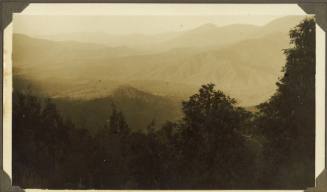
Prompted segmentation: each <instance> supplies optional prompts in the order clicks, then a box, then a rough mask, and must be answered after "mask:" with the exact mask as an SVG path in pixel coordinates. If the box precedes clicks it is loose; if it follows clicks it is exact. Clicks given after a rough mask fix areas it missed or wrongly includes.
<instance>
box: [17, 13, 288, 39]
mask: <svg viewBox="0 0 327 192" xmlns="http://www.w3.org/2000/svg"><path fill="white" fill-rule="evenodd" d="M283 16H284V15H250V16H248V15H204V16H201V15H200V16H199V15H187V16H186V15H185V16H177V15H175V16H158V15H150V16H145V15H143V16H142V15H137V16H126V15H123V16H117V15H107V16H105V15H104V16H103V15H102V16H94V15H87V16H78V15H69V16H62V15H61V16H56V15H15V17H14V24H13V29H14V32H15V33H24V34H27V35H30V36H40V35H41V36H42V35H54V34H61V33H74V32H79V33H80V32H101V33H109V34H131V33H141V34H157V33H164V32H175V31H183V30H188V29H192V28H195V27H198V26H200V25H203V24H206V23H213V24H215V25H217V26H224V25H230V24H253V25H264V24H267V23H268V22H270V21H271V20H273V19H276V18H278V17H283Z"/></svg>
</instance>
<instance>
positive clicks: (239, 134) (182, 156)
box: [12, 14, 315, 189]
mask: <svg viewBox="0 0 327 192" xmlns="http://www.w3.org/2000/svg"><path fill="white" fill-rule="evenodd" d="M13 32H14V33H13V95H12V98H13V104H12V105H13V106H12V111H13V118H12V137H13V138H12V148H13V149H12V153H13V159H12V172H13V173H12V174H13V175H12V176H13V184H14V185H18V186H21V187H23V188H34V189H35V188H42V189H305V188H307V187H310V186H314V182H315V19H314V17H313V16H282V15H279V16H272V15H260V16H259V15H213V16H212V15H208V16H206V15H185V16H183V15H177V16H158V15H156V16H147V15H130V16H126V15H121V16H120V15H116V16H112V15H111V16H106V15H102V16H101V15H98V16H95V15H92V16H90V15H89V16H86V15H84V16H83V15H80V16H76V15H71V16H69V15H19V14H17V15H15V17H14V20H13Z"/></svg>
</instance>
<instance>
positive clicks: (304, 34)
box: [257, 18, 316, 189]
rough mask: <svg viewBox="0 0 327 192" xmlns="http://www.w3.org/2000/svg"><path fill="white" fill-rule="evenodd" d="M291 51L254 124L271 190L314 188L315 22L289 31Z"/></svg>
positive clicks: (305, 23) (265, 181)
mask: <svg viewBox="0 0 327 192" xmlns="http://www.w3.org/2000/svg"><path fill="white" fill-rule="evenodd" d="M290 38H291V44H292V45H293V47H292V48H289V49H286V50H285V51H284V53H285V55H286V56H287V62H286V66H285V67H284V69H283V72H284V76H283V77H282V78H281V79H280V81H279V82H278V83H277V92H276V93H275V95H274V96H273V97H271V99H270V100H269V101H268V102H266V103H263V104H261V105H260V107H259V108H260V112H259V113H258V119H257V124H258V127H259V128H260V129H261V131H262V134H263V136H264V137H265V138H266V143H265V145H264V146H265V148H264V157H265V159H264V161H265V163H266V168H265V173H264V175H263V178H264V181H263V182H264V183H265V184H266V185H268V186H271V187H273V188H293V189H294V187H296V188H298V189H303V188H306V187H308V186H314V170H315V169H314V168H315V58H316V57H315V21H314V19H311V18H308V19H305V20H304V21H303V22H301V23H300V24H299V25H298V26H296V27H295V28H294V29H293V30H291V31H290Z"/></svg>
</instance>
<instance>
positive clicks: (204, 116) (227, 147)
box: [179, 84, 254, 189]
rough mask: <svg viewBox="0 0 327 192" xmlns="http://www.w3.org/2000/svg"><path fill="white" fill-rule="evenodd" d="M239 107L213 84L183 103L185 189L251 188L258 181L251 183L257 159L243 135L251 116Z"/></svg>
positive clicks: (181, 137)
mask: <svg viewBox="0 0 327 192" xmlns="http://www.w3.org/2000/svg"><path fill="white" fill-rule="evenodd" d="M235 104H236V101H235V100H234V99H231V98H229V97H228V96H226V95H224V93H223V92H221V91H219V90H218V91H216V90H214V85H213V84H208V85H203V86H202V87H201V89H200V90H199V93H197V94H195V95H193V96H191V97H190V99H189V100H188V101H185V102H183V112H184V114H185V117H184V122H183V124H182V125H181V127H182V128H181V133H180V135H179V137H180V138H179V140H180V142H181V143H180V147H181V149H180V150H181V154H182V157H181V164H182V167H181V168H182V170H181V177H182V178H183V179H181V180H183V181H182V183H183V184H184V186H183V187H184V188H206V189H208V188H210V189H217V188H240V187H242V188H247V185H250V183H251V182H250V181H253V180H254V178H253V177H252V178H251V180H249V179H248V178H249V177H248V176H249V174H250V172H251V169H252V166H253V161H252V159H253V155H252V154H251V152H250V150H249V149H248V148H247V147H246V140H245V137H244V136H243V135H242V134H241V132H242V128H243V122H245V120H246V118H247V116H246V115H244V113H245V112H244V111H242V110H241V109H240V108H238V107H236V106H235ZM241 111H242V112H241Z"/></svg>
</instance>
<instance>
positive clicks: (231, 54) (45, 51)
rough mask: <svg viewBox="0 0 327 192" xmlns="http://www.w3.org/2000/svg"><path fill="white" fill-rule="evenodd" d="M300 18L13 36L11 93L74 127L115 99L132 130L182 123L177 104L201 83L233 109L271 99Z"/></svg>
mask: <svg viewBox="0 0 327 192" xmlns="http://www.w3.org/2000/svg"><path fill="white" fill-rule="evenodd" d="M302 19H303V16H288V17H283V18H279V19H276V20H274V21H272V22H270V23H268V24H267V25H264V26H255V25H244V24H234V25H228V26H222V27H218V26H216V25H213V24H210V23H209V24H204V25H202V26H199V27H197V28H194V29H192V30H188V31H183V32H176V33H173V32H172V33H166V34H157V35H143V34H131V35H124V36H117V35H108V34H106V33H101V34H96V33H80V34H78V33H77V34H58V35H55V36H48V37H38V38H35V37H30V36H27V35H24V34H14V35H13V78H14V82H13V83H14V89H18V90H23V89H27V88H30V89H32V90H33V92H34V93H36V94H37V95H39V96H41V97H50V98H53V99H55V100H56V102H57V103H58V106H59V108H60V109H62V111H63V113H65V114H66V115H67V116H75V118H73V119H75V120H76V119H77V121H80V120H82V119H85V118H84V117H82V115H78V114H81V113H82V112H84V111H85V110H86V109H88V110H89V111H90V113H93V114H97V115H98V116H99V117H94V118H95V119H96V120H99V118H100V116H101V118H100V119H101V121H99V122H103V121H105V120H106V119H105V118H106V117H107V116H104V114H107V113H109V111H110V110H111V108H110V105H111V104H110V103H112V102H113V101H115V103H116V102H117V103H119V106H120V108H122V109H123V112H124V113H126V116H127V119H128V121H130V122H131V124H133V125H134V124H135V125H137V126H136V127H138V128H136V129H139V128H140V127H145V126H146V124H148V123H149V122H150V121H151V120H152V119H157V121H158V122H159V123H158V124H162V123H163V122H165V121H166V120H175V119H176V118H174V117H181V112H180V105H179V104H180V102H181V101H182V100H185V99H187V98H188V97H189V96H191V95H192V94H195V93H196V92H197V90H198V89H199V88H200V86H201V85H202V84H206V83H214V84H215V85H216V88H217V89H220V90H222V91H224V93H226V94H227V95H229V96H231V97H233V98H236V100H237V101H238V105H240V106H255V105H258V104H260V103H262V102H264V101H266V100H268V99H269V97H270V96H272V95H273V94H274V92H275V90H276V85H275V84H276V82H277V81H278V78H279V77H280V76H281V71H282V68H283V66H284V64H285V56H284V54H283V49H287V48H289V47H290V44H289V37H288V34H289V31H290V29H292V28H293V27H295V26H296V25H297V24H298V23H299V22H300V21H301V20H302ZM136 98H137V99H136ZM103 103H106V104H105V105H103ZM105 106H106V107H105ZM108 106H109V107H108ZM69 107H70V108H71V109H70V108H69ZM151 107H152V109H150V108H151ZM156 107H157V108H156ZM140 109H142V110H141V111H140ZM108 110H109V111H108ZM69 111H70V112H69ZM142 113H143V114H142ZM100 114H103V115H100ZM153 114H157V115H153ZM77 116H78V117H77ZM102 116H103V117H102ZM92 118H93V117H91V119H92ZM135 118H136V119H137V118H141V119H142V118H143V119H144V118H145V119H146V120H144V121H143V122H141V121H137V120H135ZM133 119H134V120H133ZM96 120H94V121H93V120H89V121H90V124H94V123H95V122H96ZM80 124H83V123H81V122H80ZM98 126H101V125H98Z"/></svg>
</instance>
